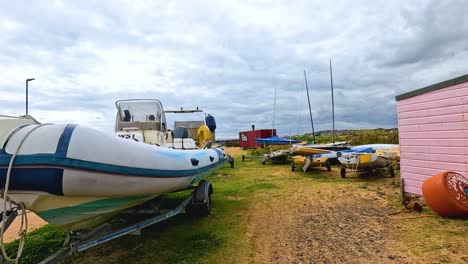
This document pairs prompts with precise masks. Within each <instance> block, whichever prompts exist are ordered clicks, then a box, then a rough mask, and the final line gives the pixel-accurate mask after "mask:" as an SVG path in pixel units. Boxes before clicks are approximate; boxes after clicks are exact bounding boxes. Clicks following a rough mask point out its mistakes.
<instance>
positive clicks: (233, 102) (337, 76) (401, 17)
mask: <svg viewBox="0 0 468 264" xmlns="http://www.w3.org/2000/svg"><path fill="white" fill-rule="evenodd" d="M78 2H79V3H78ZM467 11H468V5H467V4H466V3H465V2H464V1H461V0H460V1H455V0H454V1H309V0H304V1H290V0H289V1H224V0H223V1H219V2H216V1H192V2H190V1H141V2H140V1H134V0H132V1H115V0H112V1H0V73H1V75H0V76H1V78H0V92H1V94H0V106H1V111H0V114H13V115H19V114H24V111H25V109H24V96H25V95H24V94H25V88H24V87H25V84H24V83H25V79H26V78H36V80H35V81H33V82H31V83H30V90H29V91H30V109H29V112H30V114H31V115H33V116H34V117H36V118H37V119H39V120H40V121H42V122H58V123H78V124H82V125H87V126H93V127H96V128H97V129H99V130H102V131H104V132H108V133H112V132H113V130H114V121H115V106H114V102H115V101H116V100H118V99H126V98H157V99H160V100H161V101H162V103H163V105H164V107H165V108H166V109H174V108H180V107H181V106H182V107H184V108H186V109H187V108H193V107H197V106H198V107H200V108H202V109H204V110H205V111H207V112H208V113H211V114H212V115H214V116H215V117H216V120H217V124H218V130H217V132H218V137H222V138H231V137H236V136H237V132H238V131H243V130H249V129H250V128H251V125H252V124H255V125H256V127H257V128H271V126H272V121H273V102H274V93H275V89H276V90H277V99H276V112H275V128H277V129H278V132H279V134H280V135H287V134H298V133H299V134H302V133H307V132H310V131H311V128H310V121H309V114H308V112H309V110H308V106H307V96H306V91H305V85H304V75H303V71H304V69H305V70H306V72H307V75H308V76H307V77H308V81H309V89H310V93H311V94H310V95H311V98H310V100H311V104H312V112H313V117H314V125H315V129H316V131H317V130H324V129H330V128H331V95H330V76H329V68H328V67H329V65H328V63H329V59H332V63H333V77H334V85H335V103H336V108H335V117H336V127H337V128H338V129H345V128H375V127H396V125H397V117H396V103H395V99H394V97H395V95H398V94H400V93H403V92H407V91H410V90H414V89H417V88H421V87H424V86H427V85H430V84H433V83H435V82H439V81H443V80H446V79H449V78H453V77H457V76H459V75H463V74H466V73H468V67H467V66H468V36H467V32H468V16H467V15H466V14H467Z"/></svg>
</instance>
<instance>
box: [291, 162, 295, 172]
mask: <svg viewBox="0 0 468 264" xmlns="http://www.w3.org/2000/svg"><path fill="white" fill-rule="evenodd" d="M295 169H296V164H294V162H293V163H291V171H292V172H294V170H295Z"/></svg>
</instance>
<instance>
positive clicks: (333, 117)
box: [330, 60, 335, 144]
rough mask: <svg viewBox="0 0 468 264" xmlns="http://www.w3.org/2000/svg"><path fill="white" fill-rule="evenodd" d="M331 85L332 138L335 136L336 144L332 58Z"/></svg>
mask: <svg viewBox="0 0 468 264" xmlns="http://www.w3.org/2000/svg"><path fill="white" fill-rule="evenodd" d="M330 85H331V98H332V124H333V130H332V138H333V144H335V100H334V97H333V72H332V64H331V60H330Z"/></svg>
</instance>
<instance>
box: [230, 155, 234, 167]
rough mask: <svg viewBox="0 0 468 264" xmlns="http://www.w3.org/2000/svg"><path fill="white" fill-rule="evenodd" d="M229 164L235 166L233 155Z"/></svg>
mask: <svg viewBox="0 0 468 264" xmlns="http://www.w3.org/2000/svg"><path fill="white" fill-rule="evenodd" d="M229 165H231V168H234V158H233V157H230V158H229Z"/></svg>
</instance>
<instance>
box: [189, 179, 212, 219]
mask: <svg viewBox="0 0 468 264" xmlns="http://www.w3.org/2000/svg"><path fill="white" fill-rule="evenodd" d="M212 194H213V186H212V185H211V182H209V181H205V180H201V181H200V182H199V183H198V186H197V188H196V189H195V191H194V192H193V200H192V203H190V204H189V205H188V206H187V208H186V212H187V214H188V215H191V216H207V215H209V214H210V212H211V195H212Z"/></svg>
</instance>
